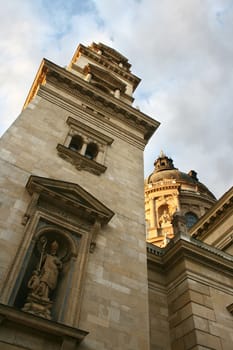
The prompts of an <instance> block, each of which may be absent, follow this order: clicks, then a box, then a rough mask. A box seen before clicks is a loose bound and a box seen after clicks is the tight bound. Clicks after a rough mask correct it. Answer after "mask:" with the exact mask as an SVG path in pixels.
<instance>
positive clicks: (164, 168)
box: [145, 152, 216, 199]
mask: <svg viewBox="0 0 233 350" xmlns="http://www.w3.org/2000/svg"><path fill="white" fill-rule="evenodd" d="M154 166H155V168H154V171H153V173H152V174H150V175H149V176H148V178H147V179H146V181H145V184H152V183H157V182H159V181H163V180H172V179H174V180H176V182H179V183H180V184H181V185H182V184H184V185H185V184H187V185H191V186H195V187H197V188H198V191H199V192H200V193H202V194H206V195H208V196H209V197H211V198H212V199H216V198H215V196H214V195H213V193H211V192H210V191H209V189H208V188H207V187H206V186H205V185H203V184H202V183H201V182H199V181H198V178H197V173H196V171H194V170H190V172H189V173H188V174H186V173H184V172H181V171H179V169H177V168H175V167H174V165H173V160H172V159H171V158H169V157H167V156H166V155H165V154H164V153H163V152H161V153H160V156H159V157H158V158H157V159H156V160H155V162H154Z"/></svg>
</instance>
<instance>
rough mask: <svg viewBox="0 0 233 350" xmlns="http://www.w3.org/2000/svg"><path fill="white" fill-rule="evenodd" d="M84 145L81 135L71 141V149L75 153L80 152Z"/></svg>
mask: <svg viewBox="0 0 233 350" xmlns="http://www.w3.org/2000/svg"><path fill="white" fill-rule="evenodd" d="M82 145H83V138H82V137H81V136H80V135H75V136H73V137H72V140H71V141H70V144H69V148H70V149H71V150H73V151H80V150H81V148H82Z"/></svg>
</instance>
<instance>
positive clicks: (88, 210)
mask: <svg viewBox="0 0 233 350" xmlns="http://www.w3.org/2000/svg"><path fill="white" fill-rule="evenodd" d="M26 188H27V190H28V192H29V193H30V194H31V195H32V194H33V193H37V194H38V196H39V197H40V196H42V197H44V198H46V199H47V201H53V202H54V201H56V202H57V203H58V205H59V206H61V207H63V208H67V210H69V211H72V212H75V213H76V215H80V216H82V218H86V220H87V221H90V222H92V223H93V222H95V221H96V220H97V221H99V222H101V223H102V224H107V223H108V222H109V221H110V220H111V218H112V217H113V215H114V213H113V211H112V210H110V209H109V208H107V207H106V206H105V205H104V204H102V203H101V202H100V201H99V200H97V199H96V198H95V197H93V196H92V195H91V194H90V193H88V192H87V191H85V190H84V189H83V188H82V187H81V186H79V185H77V184H74V183H70V182H66V181H60V180H54V179H49V178H44V177H40V176H34V175H31V176H30V178H29V180H28V182H27V185H26ZM39 197H38V198H39Z"/></svg>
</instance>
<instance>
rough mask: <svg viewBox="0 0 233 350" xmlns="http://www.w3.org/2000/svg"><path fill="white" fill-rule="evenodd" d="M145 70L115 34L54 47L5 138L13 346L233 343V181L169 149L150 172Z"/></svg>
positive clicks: (2, 298) (5, 316)
mask: <svg viewBox="0 0 233 350" xmlns="http://www.w3.org/2000/svg"><path fill="white" fill-rule="evenodd" d="M139 82H140V79H139V78H138V77H137V76H135V75H134V74H133V73H132V72H131V65H130V63H129V61H128V59H127V58H126V57H124V56H123V55H122V54H120V53H119V52H117V51H116V50H114V49H112V48H110V47H108V46H106V45H104V44H102V43H99V44H96V43H92V44H91V45H90V46H88V47H86V46H84V45H79V46H78V48H77V50H76V52H75V53H74V56H73V58H72V59H71V62H70V64H69V65H68V66H67V67H66V68H62V67H60V66H58V65H56V64H55V63H53V62H50V61H48V60H46V59H43V60H42V63H41V65H40V67H39V70H38V73H37V75H36V77H35V80H34V82H33V84H32V87H31V89H30V91H29V94H28V97H27V99H26V101H25V105H24V107H23V110H22V113H21V114H20V115H19V117H18V118H17V119H16V121H15V122H14V123H13V125H12V126H11V127H10V128H9V129H8V130H7V132H6V133H5V134H4V135H3V136H2V138H1V140H0V181H1V193H0V204H1V205H0V212H1V216H0V233H1V234H0V247H1V255H0V260H1V264H0V315H1V325H0V348H1V349H3V350H16V349H28V350H29V349H30V350H42V349H44V348H47V349H48V350H50V349H51V350H57V349H62V350H66V349H67V350H75V349H80V350H94V349H95V350H111V349H114V350H117V349H118V350H123V349H124V350H130V349H134V350H149V349H151V350H159V349H160V350H176V349H177V350H182V349H193V350H194V349H200V350H203V349H209V350H210V349H221V350H230V349H232V347H233V336H232V334H233V333H232V328H233V316H232V314H233V256H232V254H233V244H232V237H233V210H232V209H233V189H230V190H229V191H228V192H227V193H226V194H224V195H223V196H222V197H221V198H220V199H219V200H218V201H217V200H216V198H215V197H214V195H213V194H212V193H211V192H210V191H209V190H208V188H207V187H206V186H205V185H204V184H202V183H201V182H200V181H199V180H198V177H197V174H196V172H195V171H194V170H191V171H190V172H189V173H188V174H185V173H183V172H182V171H179V170H178V169H177V168H175V166H174V164H173V160H172V159H171V158H169V157H168V156H166V155H165V154H164V153H163V152H162V153H161V154H160V156H159V157H158V158H157V159H156V161H155V169H154V171H153V173H152V174H151V175H149V176H148V177H147V178H146V180H144V176H143V151H144V148H145V146H146V144H147V142H148V141H149V139H150V138H151V137H152V135H153V134H154V133H155V131H156V129H157V128H158V126H159V122H158V121H156V120H155V119H153V118H151V117H150V116H148V115H146V114H144V113H143V112H141V111H139V110H138V109H137V108H134V107H133V106H132V104H133V101H134V98H133V92H134V91H135V89H136V88H137V86H138V84H139ZM155 137H156V134H155ZM135 174H137V176H135ZM135 189H136V190H135ZM144 201H145V203H144ZM145 218H146V224H145Z"/></svg>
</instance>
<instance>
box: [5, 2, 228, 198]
mask: <svg viewBox="0 0 233 350" xmlns="http://www.w3.org/2000/svg"><path fill="white" fill-rule="evenodd" d="M92 41H95V42H103V43H105V44H107V45H109V46H111V47H114V48H115V49H116V50H118V51H120V52H121V53H122V54H123V55H125V56H126V57H128V58H129V61H130V63H131V64H132V72H133V73H134V74H135V75H137V76H139V77H140V78H141V79H142V82H141V84H140V85H139V87H138V89H137V91H136V92H135V95H134V97H135V103H134V105H135V106H139V107H140V109H141V111H143V112H145V113H146V114H148V115H150V116H151V117H153V118H155V119H157V120H158V121H160V122H161V125H160V127H159V129H158V131H157V132H156V133H155V135H154V136H153V137H152V139H151V141H150V142H149V144H148V146H147V148H146V151H145V176H147V175H148V174H149V173H150V172H152V170H153V163H154V160H155V158H157V156H158V155H159V153H160V150H161V149H162V150H163V151H164V152H165V153H166V154H167V155H168V156H170V157H172V158H173V160H174V164H175V166H176V167H178V168H179V169H180V170H182V171H184V172H188V171H189V170H191V169H194V170H196V171H197V172H198V177H199V180H200V181H201V182H203V183H205V184H206V185H207V186H208V187H209V189H210V190H211V191H213V192H214V194H215V195H216V196H217V197H220V196H221V195H222V194H223V193H224V192H225V191H226V190H227V189H228V188H229V187H230V186H232V185H233V157H232V151H233V69H232V65H233V0H175V1H174V0H115V1H109V0H66V1H64V0H53V1H51V0H33V1H31V0H11V1H5V2H4V4H2V6H1V13H0V52H1V55H0V78H1V85H0V110H1V114H0V133H1V134H2V133H3V132H4V131H5V130H6V129H7V128H8V127H9V125H10V124H11V123H12V122H13V121H14V119H15V118H16V117H17V115H18V114H19V113H20V110H21V108H22V106H23V103H24V101H25V98H26V96H27V93H28V91H29V88H30V86H31V83H32V81H33V79H34V76H35V74H36V72H37V69H38V66H39V64H40V62H41V60H42V58H43V57H45V58H47V59H49V60H51V61H53V62H55V63H57V64H59V65H61V66H65V65H66V64H68V62H69V61H70V59H71V57H72V55H73V53H74V51H75V49H76V47H77V45H78V44H79V43H82V44H84V45H89V44H90V43H91V42H92Z"/></svg>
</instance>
